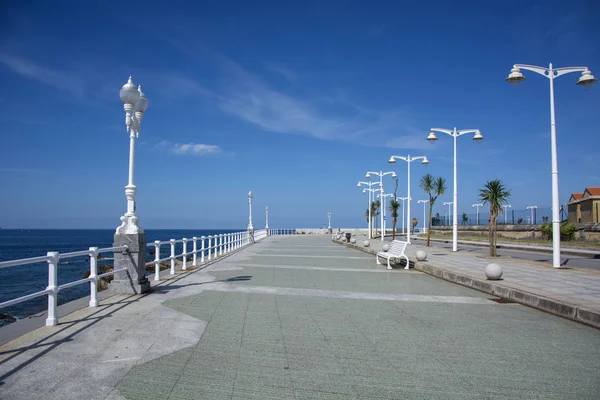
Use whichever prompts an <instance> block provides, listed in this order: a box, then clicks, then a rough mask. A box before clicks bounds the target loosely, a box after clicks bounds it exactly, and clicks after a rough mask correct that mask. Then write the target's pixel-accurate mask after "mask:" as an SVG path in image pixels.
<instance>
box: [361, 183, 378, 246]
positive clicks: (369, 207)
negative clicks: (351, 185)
mask: <svg viewBox="0 0 600 400" xmlns="http://www.w3.org/2000/svg"><path fill="white" fill-rule="evenodd" d="M376 184H377V182H375V183H374V182H371V181H369V182H358V184H357V185H356V186H357V187H362V185H367V186H369V188H368V189H364V190H363V193H365V190H366V191H367V193H369V204H368V205H367V210H368V211H369V222H368V224H367V229H368V230H369V234H368V235H367V236H368V237H369V239H373V238H372V237H371V225H372V223H373V217H372V216H371V202H372V200H371V197H372V196H373V190H371V189H372V186H373V185H376Z"/></svg>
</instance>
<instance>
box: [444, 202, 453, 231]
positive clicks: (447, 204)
mask: <svg viewBox="0 0 600 400" xmlns="http://www.w3.org/2000/svg"><path fill="white" fill-rule="evenodd" d="M452 204H454V202H453V201H446V202H444V205H445V206H451V205H452ZM444 214H446V209H444ZM448 225H450V207H448Z"/></svg>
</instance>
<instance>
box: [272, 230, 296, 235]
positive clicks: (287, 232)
mask: <svg viewBox="0 0 600 400" xmlns="http://www.w3.org/2000/svg"><path fill="white" fill-rule="evenodd" d="M295 234H296V230H295V229H269V236H275V235H295Z"/></svg>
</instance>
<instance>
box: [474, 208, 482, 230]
mask: <svg viewBox="0 0 600 400" xmlns="http://www.w3.org/2000/svg"><path fill="white" fill-rule="evenodd" d="M472 207H477V225H479V207H483V204H473V205H472Z"/></svg>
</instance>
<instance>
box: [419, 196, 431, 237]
mask: <svg viewBox="0 0 600 400" xmlns="http://www.w3.org/2000/svg"><path fill="white" fill-rule="evenodd" d="M417 203H423V232H426V231H427V228H426V225H425V218H426V217H427V214H426V211H425V204H427V203H429V200H418V201H417Z"/></svg>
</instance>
